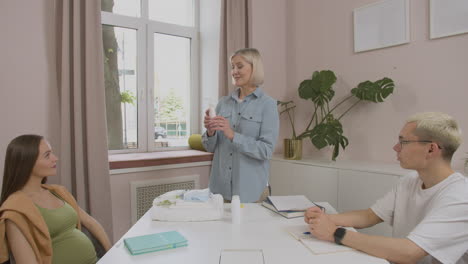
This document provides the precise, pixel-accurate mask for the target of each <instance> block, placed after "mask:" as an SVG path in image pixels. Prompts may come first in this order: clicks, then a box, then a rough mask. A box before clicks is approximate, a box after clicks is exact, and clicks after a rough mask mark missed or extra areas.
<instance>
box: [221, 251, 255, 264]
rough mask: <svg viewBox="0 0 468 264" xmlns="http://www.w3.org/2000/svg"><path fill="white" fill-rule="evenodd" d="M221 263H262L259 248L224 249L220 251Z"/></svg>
mask: <svg viewBox="0 0 468 264" xmlns="http://www.w3.org/2000/svg"><path fill="white" fill-rule="evenodd" d="M219 263H221V264H241V263H246V264H247V263H248V264H264V262H263V252H262V250H261V249H225V250H223V251H221V256H220V261H219Z"/></svg>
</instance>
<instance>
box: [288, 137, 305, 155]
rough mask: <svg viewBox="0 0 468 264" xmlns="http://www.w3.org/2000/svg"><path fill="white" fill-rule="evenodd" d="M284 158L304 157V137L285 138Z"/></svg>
mask: <svg viewBox="0 0 468 264" xmlns="http://www.w3.org/2000/svg"><path fill="white" fill-rule="evenodd" d="M284 158H285V159H289V160H300V159H302V139H290V138H285V139H284Z"/></svg>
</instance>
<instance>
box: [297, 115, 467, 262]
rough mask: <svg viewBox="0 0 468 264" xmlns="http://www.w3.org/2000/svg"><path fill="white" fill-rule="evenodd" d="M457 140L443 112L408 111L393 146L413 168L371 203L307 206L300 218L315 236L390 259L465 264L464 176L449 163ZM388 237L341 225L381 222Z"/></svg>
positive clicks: (453, 125) (403, 163)
mask: <svg viewBox="0 0 468 264" xmlns="http://www.w3.org/2000/svg"><path fill="white" fill-rule="evenodd" d="M460 143H461V131H460V129H459V128H458V125H457V123H456V121H455V120H454V119H453V118H452V117H450V116H448V115H446V114H443V113H421V114H416V115H413V116H411V117H410V118H409V119H408V120H407V122H406V124H405V125H404V127H403V129H402V130H401V131H400V135H399V137H398V143H397V144H395V146H394V147H393V149H394V150H395V152H396V154H397V159H398V160H399V162H400V166H401V167H402V168H405V169H411V170H414V172H413V173H411V174H410V175H408V176H406V177H403V178H402V179H401V180H400V181H399V183H398V184H397V185H396V186H395V187H394V188H393V189H392V190H391V191H390V192H389V193H387V194H386V195H385V196H384V197H383V198H381V199H380V200H378V201H377V202H376V203H375V204H374V205H373V206H372V207H371V208H369V209H367V210H359V211H352V212H346V213H341V214H335V215H329V214H326V213H324V212H322V211H321V210H320V209H319V208H317V207H312V208H309V209H308V210H307V212H306V214H305V216H304V220H305V221H306V223H308V224H309V228H310V231H311V233H312V234H313V235H314V236H315V237H317V238H318V239H322V240H328V241H334V242H335V243H337V244H343V245H346V246H348V247H352V248H355V249H357V250H361V251H364V252H366V253H368V254H370V255H374V256H377V257H381V258H385V259H387V260H389V261H391V262H395V263H456V264H468V179H467V178H466V177H464V176H463V175H462V174H460V173H457V172H454V171H453V170H452V168H451V165H450V163H451V160H452V156H453V153H454V152H455V151H456V150H457V148H458V146H459V145H460ZM383 221H385V222H387V223H389V224H390V225H391V226H393V237H384V236H371V235H366V234H362V233H358V232H353V231H350V230H346V229H344V228H342V227H341V226H350V227H355V228H366V227H370V226H373V225H376V224H378V223H381V222H383Z"/></svg>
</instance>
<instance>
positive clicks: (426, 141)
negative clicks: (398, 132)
mask: <svg viewBox="0 0 468 264" xmlns="http://www.w3.org/2000/svg"><path fill="white" fill-rule="evenodd" d="M413 142H418V143H436V142H434V141H431V140H403V139H400V140H398V143H399V144H400V148H403V145H406V144H409V143H413ZM436 144H437V143H436ZM437 147H438V148H439V149H442V147H441V146H439V144H437Z"/></svg>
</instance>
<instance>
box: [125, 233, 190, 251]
mask: <svg viewBox="0 0 468 264" xmlns="http://www.w3.org/2000/svg"><path fill="white" fill-rule="evenodd" d="M124 243H125V246H126V247H127V249H128V251H130V254H132V255H138V254H143V253H148V252H154V251H160V250H166V249H171V248H178V247H186V246H187V245H188V243H187V239H186V238H185V237H184V236H183V235H181V234H180V233H179V232H177V231H169V232H163V233H156V234H151V235H144V236H137V237H129V238H125V239H124Z"/></svg>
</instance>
